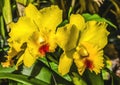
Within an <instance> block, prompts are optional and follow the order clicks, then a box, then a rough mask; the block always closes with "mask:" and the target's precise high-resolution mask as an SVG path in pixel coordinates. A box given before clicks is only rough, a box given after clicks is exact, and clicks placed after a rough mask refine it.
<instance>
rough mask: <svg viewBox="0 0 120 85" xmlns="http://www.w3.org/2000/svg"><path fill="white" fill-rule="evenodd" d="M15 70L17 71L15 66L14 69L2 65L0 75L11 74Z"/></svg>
mask: <svg viewBox="0 0 120 85" xmlns="http://www.w3.org/2000/svg"><path fill="white" fill-rule="evenodd" d="M15 70H16V69H15V66H13V67H2V65H0V73H11V72H13V71H15Z"/></svg>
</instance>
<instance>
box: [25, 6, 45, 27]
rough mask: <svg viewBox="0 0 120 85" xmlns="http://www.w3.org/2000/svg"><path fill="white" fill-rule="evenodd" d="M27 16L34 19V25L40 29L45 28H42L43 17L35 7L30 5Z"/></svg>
mask: <svg viewBox="0 0 120 85" xmlns="http://www.w3.org/2000/svg"><path fill="white" fill-rule="evenodd" d="M25 15H26V17H29V18H30V19H32V21H33V23H35V24H36V25H37V27H38V29H40V28H43V27H42V20H43V18H42V17H43V16H42V14H41V13H40V12H39V10H38V9H37V8H36V7H35V6H34V5H32V4H29V5H28V6H27V7H26V8H25Z"/></svg>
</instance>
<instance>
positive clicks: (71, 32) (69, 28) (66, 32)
mask: <svg viewBox="0 0 120 85" xmlns="http://www.w3.org/2000/svg"><path fill="white" fill-rule="evenodd" d="M78 37H79V30H78V29H77V28H76V26H75V25H70V24H68V25H66V26H64V27H61V28H58V30H57V33H56V42H57V44H58V45H59V46H60V47H61V48H62V49H63V50H64V51H68V50H71V49H73V48H75V47H76V44H77V40H78Z"/></svg>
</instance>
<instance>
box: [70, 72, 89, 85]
mask: <svg viewBox="0 0 120 85" xmlns="http://www.w3.org/2000/svg"><path fill="white" fill-rule="evenodd" d="M72 79H73V83H74V84H75V85H87V83H86V82H85V81H84V80H83V79H82V77H81V76H80V75H78V74H77V73H73V77H72Z"/></svg>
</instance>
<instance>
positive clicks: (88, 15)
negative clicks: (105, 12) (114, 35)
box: [82, 13, 117, 28]
mask: <svg viewBox="0 0 120 85" xmlns="http://www.w3.org/2000/svg"><path fill="white" fill-rule="evenodd" d="M82 16H83V17H84V18H85V20H86V21H90V20H95V21H98V22H106V23H108V24H109V25H111V26H112V27H114V28H117V27H116V26H115V25H114V24H113V23H112V22H110V21H108V20H107V19H105V18H102V17H100V16H99V15H98V14H93V15H91V14H89V13H85V14H82Z"/></svg>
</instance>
